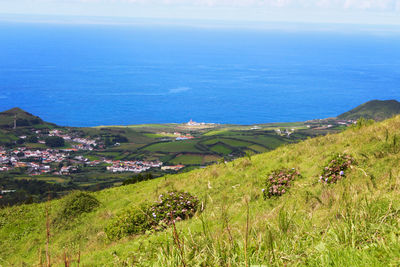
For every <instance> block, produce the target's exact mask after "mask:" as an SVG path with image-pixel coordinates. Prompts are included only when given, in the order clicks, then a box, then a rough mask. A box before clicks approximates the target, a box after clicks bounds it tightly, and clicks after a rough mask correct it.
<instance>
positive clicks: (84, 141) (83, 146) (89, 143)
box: [49, 130, 98, 150]
mask: <svg viewBox="0 0 400 267" xmlns="http://www.w3.org/2000/svg"><path fill="white" fill-rule="evenodd" d="M49 136H58V137H61V138H63V139H64V140H65V141H69V142H73V144H72V147H73V148H75V149H77V150H93V149H94V148H95V147H96V146H97V145H98V143H97V141H96V140H92V139H88V138H81V137H72V136H71V135H69V134H65V133H63V132H62V131H60V130H52V131H50V132H49Z"/></svg>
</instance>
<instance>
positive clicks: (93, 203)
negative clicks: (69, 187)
mask: <svg viewBox="0 0 400 267" xmlns="http://www.w3.org/2000/svg"><path fill="white" fill-rule="evenodd" d="M99 205H100V202H99V201H98V200H97V199H96V198H95V197H94V196H92V195H91V194H89V193H86V192H81V191H77V192H73V193H71V194H69V195H68V196H67V197H65V198H64V201H63V208H62V210H61V214H60V216H59V217H60V218H61V219H73V218H76V217H78V216H80V215H81V214H83V213H88V212H91V211H93V210H94V209H95V208H97V207H98V206H99Z"/></svg>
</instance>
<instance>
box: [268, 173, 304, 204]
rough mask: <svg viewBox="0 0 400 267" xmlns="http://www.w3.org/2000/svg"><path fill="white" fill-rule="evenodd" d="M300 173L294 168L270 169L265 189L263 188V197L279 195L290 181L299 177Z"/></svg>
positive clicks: (284, 191) (288, 185)
mask: <svg viewBox="0 0 400 267" xmlns="http://www.w3.org/2000/svg"><path fill="white" fill-rule="evenodd" d="M299 177H301V176H300V173H299V172H298V171H296V169H294V168H293V169H279V170H275V171H272V172H271V173H270V174H269V176H268V179H267V181H266V186H267V188H266V189H263V195H264V199H265V198H267V197H268V198H270V197H273V196H281V195H283V194H285V193H286V192H287V191H288V189H289V188H290V187H291V186H292V181H294V180H295V179H296V178H299Z"/></svg>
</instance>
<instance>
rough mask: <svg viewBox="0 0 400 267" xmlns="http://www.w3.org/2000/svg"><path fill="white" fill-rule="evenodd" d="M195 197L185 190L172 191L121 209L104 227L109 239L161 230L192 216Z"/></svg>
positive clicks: (195, 201) (195, 207)
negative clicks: (146, 201) (152, 201)
mask: <svg viewBox="0 0 400 267" xmlns="http://www.w3.org/2000/svg"><path fill="white" fill-rule="evenodd" d="M198 204H199V201H198V200H197V198H196V197H194V196H192V195H191V194H189V193H186V192H179V191H172V192H168V193H166V194H163V195H160V196H159V201H157V202H156V203H154V204H153V205H150V204H148V203H145V204H143V205H142V206H140V207H134V208H130V209H127V210H125V211H123V212H122V213H120V214H118V215H117V216H116V217H114V218H113V219H112V220H111V222H110V223H109V224H108V225H107V227H106V228H105V232H106V234H107V237H108V238H109V239H111V240H115V239H120V238H122V237H124V236H128V235H132V234H141V233H144V232H146V231H148V230H162V229H164V228H166V227H168V226H169V225H170V224H172V223H174V222H175V221H180V220H185V219H189V218H191V217H193V215H194V214H195V213H196V211H197V208H198Z"/></svg>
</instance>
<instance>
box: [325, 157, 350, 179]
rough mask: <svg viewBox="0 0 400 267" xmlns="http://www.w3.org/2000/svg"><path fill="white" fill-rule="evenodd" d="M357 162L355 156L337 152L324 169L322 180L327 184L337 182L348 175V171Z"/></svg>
mask: <svg viewBox="0 0 400 267" xmlns="http://www.w3.org/2000/svg"><path fill="white" fill-rule="evenodd" d="M354 163H355V161H354V158H353V157H352V156H351V155H347V154H343V155H341V154H336V155H334V156H333V157H332V158H331V159H330V160H329V162H328V164H327V165H326V166H325V167H324V168H323V169H322V174H321V176H320V177H319V180H320V182H322V183H326V184H332V183H336V182H337V181H338V180H340V179H342V178H344V177H345V176H346V171H347V170H348V169H349V168H350V167H351V166H352V165H353V164H354Z"/></svg>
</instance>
